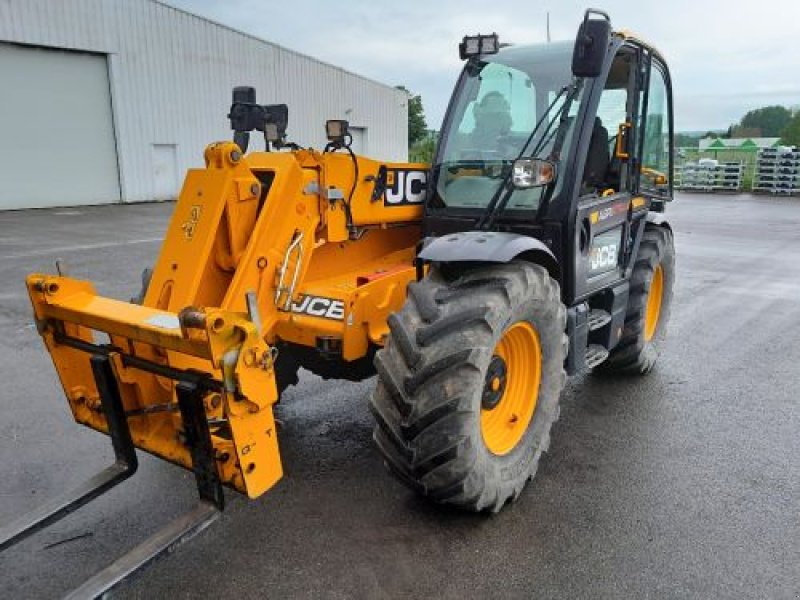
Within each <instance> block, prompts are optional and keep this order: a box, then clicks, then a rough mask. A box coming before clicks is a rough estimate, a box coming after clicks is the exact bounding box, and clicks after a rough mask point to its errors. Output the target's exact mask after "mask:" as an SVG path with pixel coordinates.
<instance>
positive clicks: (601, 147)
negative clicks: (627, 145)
mask: <svg viewBox="0 0 800 600" xmlns="http://www.w3.org/2000/svg"><path fill="white" fill-rule="evenodd" d="M610 163H611V157H610V154H609V151H608V130H607V129H606V128H605V127H603V122H602V121H601V120H600V117H595V119H594V127H593V128H592V137H591V139H590V140H589V151H588V153H587V155H586V166H585V167H584V169H583V188H584V191H585V192H586V193H589V192H591V191H595V190H599V189H602V188H604V187H607V186H606V173H607V172H608V166H609V164H610Z"/></svg>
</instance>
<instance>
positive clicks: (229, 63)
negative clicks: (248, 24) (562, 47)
mask: <svg viewBox="0 0 800 600" xmlns="http://www.w3.org/2000/svg"><path fill="white" fill-rule="evenodd" d="M265 10H267V7H266V6H265ZM0 41H8V42H15V43H21V44H30V45H37V46H45V47H55V48H65V49H74V50H81V51H89V52H97V53H102V54H106V55H108V65H109V80H110V86H111V97H112V104H113V106H112V109H113V115H114V128H115V133H116V140H117V152H118V156H119V167H120V169H119V171H120V187H121V191H122V198H123V199H124V200H126V201H140V200H150V199H153V198H155V197H156V196H157V195H158V189H159V187H162V188H163V182H164V171H163V169H164V168H169V167H165V165H169V162H170V159H169V156H168V155H169V153H170V152H171V150H170V146H172V145H174V147H175V149H174V153H175V165H176V166H177V171H178V179H179V180H182V173H183V171H185V170H186V169H187V168H189V167H193V166H201V165H202V156H203V149H204V148H205V146H206V144H208V143H209V142H212V141H217V140H221V139H230V138H231V132H230V129H229V123H228V120H227V118H226V115H227V110H228V108H229V106H230V102H231V89H232V88H233V87H234V86H236V85H252V86H255V87H256V89H257V93H258V96H257V98H258V102H259V103H261V104H268V103H278V102H281V103H286V104H288V105H289V127H288V137H289V139H290V140H292V141H295V142H297V143H299V144H301V145H311V146H314V147H317V148H320V147H322V146H323V145H324V143H325V136H324V124H325V120H326V119H330V118H339V119H347V120H348V121H350V123H351V124H352V125H353V126H355V127H361V128H364V132H363V136H362V139H363V140H364V143H365V144H366V154H367V155H369V156H372V157H375V158H380V159H383V160H405V159H406V156H407V96H406V94H405V92H402V91H400V90H395V89H394V88H392V87H390V86H387V85H384V84H380V83H377V82H374V81H371V80H369V79H366V78H364V77H361V76H358V75H355V74H353V73H349V72H347V71H345V70H343V69H340V68H338V67H334V66H332V65H328V64H325V63H323V62H320V61H318V60H315V59H312V58H310V57H307V56H304V55H302V54H300V53H298V52H294V51H292V50H288V49H286V48H282V47H280V46H277V45H274V44H270V43H268V42H265V41H262V40H259V39H257V38H255V37H252V36H249V35H246V34H243V33H240V32H237V31H234V30H232V29H229V28H227V27H225V26H222V25H219V24H216V23H213V22H211V21H207V20H205V19H202V18H200V17H197V16H194V15H191V14H189V13H186V12H183V11H180V10H178V9H174V8H172V7H169V6H167V5H165V4H161V3H159V2H156V1H154V0H5V1H2V2H0ZM55 100H57V99H54V101H55ZM253 138H254V139H255V138H256V136H253ZM260 143H263V141H261V142H259V141H255V143H253V142H251V148H256V149H260V148H261V145H260ZM165 147H166V149H165ZM165 156H166V160H165Z"/></svg>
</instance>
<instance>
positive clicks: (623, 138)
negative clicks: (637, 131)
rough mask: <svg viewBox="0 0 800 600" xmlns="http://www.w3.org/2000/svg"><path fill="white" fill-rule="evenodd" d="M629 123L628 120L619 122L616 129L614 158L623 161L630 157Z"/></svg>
mask: <svg viewBox="0 0 800 600" xmlns="http://www.w3.org/2000/svg"><path fill="white" fill-rule="evenodd" d="M630 130H631V124H630V123H628V122H625V123H620V124H619V129H618V130H617V145H616V147H615V148H614V158H618V159H619V160H622V161H625V160H628V159H629V158H630V157H631V151H630V137H631V136H630V135H628V134H629V133H630Z"/></svg>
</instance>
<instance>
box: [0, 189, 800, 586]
mask: <svg viewBox="0 0 800 600" xmlns="http://www.w3.org/2000/svg"><path fill="white" fill-rule="evenodd" d="M171 208H172V206H171V205H169V204H148V205H136V206H116V207H98V208H80V209H61V210H47V211H21V212H6V213H0V284H1V285H0V381H2V391H1V392H0V406H2V409H3V411H2V418H1V419H0V457H1V458H2V460H0V523H6V522H8V521H9V520H11V519H12V518H13V517H14V516H15V515H17V514H18V513H20V512H21V511H24V510H27V509H30V508H32V507H34V506H36V505H37V504H39V503H40V502H42V501H43V500H44V499H47V498H48V497H51V496H53V495H55V494H56V493H58V492H60V491H62V490H63V489H65V488H67V487H72V486H74V485H75V484H77V483H78V482H80V481H82V480H83V479H84V478H85V477H86V476H88V475H89V474H91V473H92V472H94V471H95V470H97V469H99V468H101V467H103V466H105V465H106V464H107V463H109V462H110V461H111V459H112V456H113V454H112V452H111V449H110V445H109V443H108V440H107V438H105V436H102V435H99V434H97V433H95V432H93V431H90V430H88V429H85V428H82V427H79V426H77V425H75V424H74V423H73V421H72V419H71V416H70V414H69V412H68V409H67V404H66V401H65V400H64V399H63V395H62V392H61V390H60V388H59V385H58V382H57V379H56V376H55V373H54V371H53V369H52V365H51V362H50V360H49V357H48V355H47V354H46V352H45V350H44V348H43V346H42V344H41V341H40V338H39V337H38V335H37V334H36V331H35V329H34V327H33V324H32V322H31V315H30V307H29V303H28V300H27V298H26V294H25V289H24V277H25V275H26V274H27V273H29V272H31V271H35V270H46V271H52V270H53V267H52V265H53V260H54V259H55V258H56V257H61V258H62V259H64V262H65V264H66V266H67V269H68V270H69V274H70V275H72V276H75V277H80V278H88V279H91V280H92V281H94V282H95V283H96V284H97V288H98V291H99V292H100V293H101V294H104V295H108V296H111V297H117V298H125V299H127V298H129V297H131V296H132V295H134V294H135V293H136V292H137V291H138V289H139V285H140V283H139V273H140V271H141V269H142V268H144V267H145V266H148V265H149V264H151V263H152V262H153V260H154V259H155V256H156V254H157V252H158V248H159V241H160V239H161V236H163V233H164V230H165V229H166V225H167V218H168V215H169V212H170V211H171ZM668 216H669V217H670V219H671V220H672V223H673V226H674V229H675V231H676V236H675V237H676V248H677V269H678V276H677V285H676V295H675V301H674V305H673V312H672V321H671V323H670V331H669V337H668V340H667V342H666V344H665V345H664V348H663V354H662V357H661V359H660V362H659V364H658V365H657V367H656V369H655V370H654V372H653V373H651V374H650V375H649V376H647V377H644V378H633V379H631V378H623V379H605V378H596V377H592V376H589V375H587V376H579V377H574V378H572V379H571V380H570V382H569V384H568V387H567V389H566V391H565V393H564V396H563V398H562V410H561V419H560V421H559V422H558V423H557V424H556V425H555V427H554V429H553V437H552V443H551V445H550V452H549V454H548V455H547V456H546V457H545V459H544V460H543V462H542V464H541V466H540V469H539V473H538V475H537V478H536V479H535V481H534V482H533V483H532V484H531V485H529V486H528V488H526V490H525V491H524V492H523V494H522V496H521V497H520V499H519V500H518V501H517V502H516V503H515V504H513V505H511V506H509V507H507V508H506V509H505V510H504V511H503V512H501V513H500V514H498V515H495V516H480V515H471V514H462V513H459V512H457V511H453V510H448V509H446V508H440V507H437V506H433V505H431V504H429V503H428V502H426V501H424V500H422V499H420V498H418V497H416V496H415V495H414V494H413V493H411V492H409V491H407V490H406V489H405V488H404V487H403V486H402V485H401V484H399V483H398V482H396V481H395V480H393V479H392V478H391V477H390V476H389V475H388V474H387V473H386V472H385V470H384V468H383V466H382V464H381V461H380V459H379V458H378V455H377V452H376V451H375V450H374V449H373V447H372V442H371V437H370V436H371V428H372V420H371V416H370V414H369V411H368V409H367V396H368V394H369V392H370V389H371V387H372V385H373V381H371V380H370V381H366V382H363V383H359V384H352V383H346V382H324V381H322V380H320V379H318V378H316V377H314V376H312V375H310V374H307V373H306V374H304V375H303V376H302V377H301V383H300V385H299V386H297V387H294V388H291V389H290V390H289V391H288V392H287V393H286V395H285V397H284V399H283V401H282V403H281V405H280V406H279V407H278V409H277V414H278V417H279V418H280V419H281V420H282V421H283V422H284V423H285V426H284V427H283V429H281V430H280V441H281V448H282V452H283V458H284V466H285V470H286V476H285V478H284V479H283V480H282V481H281V482H280V483H279V484H278V485H277V486H276V487H275V489H274V490H272V491H271V492H269V493H267V494H266V495H265V496H263V497H261V498H259V499H258V500H254V501H250V500H248V499H246V498H244V497H242V496H239V495H237V494H235V493H232V492H229V493H228V495H227V498H228V507H227V509H226V511H225V513H224V515H223V516H222V518H221V519H220V520H219V521H218V522H217V523H215V524H214V525H212V526H211V527H210V528H209V529H207V530H206V531H204V532H203V533H201V534H200V535H199V536H198V537H196V538H195V539H193V540H191V541H190V542H189V543H187V544H185V545H184V546H182V547H181V548H179V549H178V550H177V551H176V552H175V553H174V554H172V555H170V556H168V557H166V558H164V559H162V560H161V561H159V562H158V563H156V564H155V565H154V566H152V567H151V568H149V569H147V570H146V571H144V572H143V573H142V574H140V575H139V576H138V577H136V578H135V579H134V580H133V581H131V582H130V583H126V584H125V585H124V586H122V587H120V588H119V589H118V590H117V591H116V593H115V596H116V597H120V598H153V597H172V598H196V597H213V596H217V597H230V598H234V597H235V598H307V597H313V598H420V597H435V598H500V597H503V598H505V597H510V598H533V597H536V598H710V597H718V598H787V599H788V598H794V599H796V598H798V597H800V567H798V565H800V394H799V393H798V390H799V389H800V198H795V199H788V198H769V197H752V196H745V195H743V196H709V195H685V194H684V195H680V196H679V198H678V201H677V202H675V203H674V205H672V206H670V210H669V211H668ZM194 501H195V490H194V481H193V478H192V476H191V475H190V474H189V473H187V472H185V471H183V470H181V469H179V468H177V467H174V466H171V465H169V464H167V463H163V462H160V461H158V460H155V459H153V458H151V457H149V456H142V458H141V466H140V470H139V473H137V475H136V476H135V477H134V478H133V479H132V480H130V481H128V482H126V483H124V484H122V485H121V486H119V487H118V488H116V489H115V490H113V491H112V492H110V493H108V494H106V495H105V496H103V497H102V498H101V499H99V500H97V501H96V502H94V503H92V504H91V505H89V506H87V507H84V508H83V509H81V510H80V511H78V512H77V513H75V514H74V515H72V516H70V517H69V518H67V519H65V520H64V521H62V522H60V523H59V524H57V525H55V526H53V527H51V528H49V529H47V530H46V531H43V532H41V533H39V534H37V535H36V536H34V537H31V538H29V539H28V540H26V541H25V542H23V543H21V544H20V545H18V546H16V547H15V548H12V549H11V550H8V551H6V552H4V553H3V554H2V555H0V583H1V584H2V590H3V592H2V594H0V595H2V596H3V597H8V598H51V597H60V596H61V595H63V594H64V593H65V592H67V591H69V590H70V589H72V588H74V587H76V586H77V585H79V584H80V583H81V582H83V581H84V580H85V579H86V578H87V577H88V576H89V575H91V574H93V573H94V572H96V571H97V570H99V569H100V568H102V567H104V566H105V565H107V564H108V563H109V562H110V561H111V560H113V558H115V557H116V556H119V555H120V554H122V553H123V552H124V551H126V550H128V549H130V548H131V547H133V546H134V545H136V544H137V543H138V542H140V541H142V540H143V539H144V538H145V537H146V536H147V535H148V534H150V533H152V532H154V531H156V530H157V529H158V528H159V527H160V526H162V525H164V524H165V523H167V522H168V521H169V520H170V519H171V518H173V517H175V516H177V515H179V514H181V513H182V512H184V511H186V510H188V509H189V508H191V507H192V506H193V504H194Z"/></svg>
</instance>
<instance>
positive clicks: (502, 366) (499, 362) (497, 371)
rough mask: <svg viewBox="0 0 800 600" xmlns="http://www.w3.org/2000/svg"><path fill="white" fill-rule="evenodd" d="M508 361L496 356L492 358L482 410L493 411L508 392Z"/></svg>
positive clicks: (485, 383) (485, 384)
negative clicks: (504, 393)
mask: <svg viewBox="0 0 800 600" xmlns="http://www.w3.org/2000/svg"><path fill="white" fill-rule="evenodd" d="M506 374H507V369H506V361H504V360H503V359H502V357H500V356H497V355H496V354H495V355H494V356H492V361H491V362H490V363H489V368H488V369H487V370H486V380H485V382H484V385H483V397H482V398H481V408H483V410H492V409H494V408H496V407H497V405H498V404H500V399H501V398H502V397H503V392H505V391H506Z"/></svg>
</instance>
